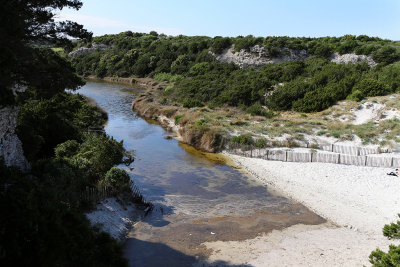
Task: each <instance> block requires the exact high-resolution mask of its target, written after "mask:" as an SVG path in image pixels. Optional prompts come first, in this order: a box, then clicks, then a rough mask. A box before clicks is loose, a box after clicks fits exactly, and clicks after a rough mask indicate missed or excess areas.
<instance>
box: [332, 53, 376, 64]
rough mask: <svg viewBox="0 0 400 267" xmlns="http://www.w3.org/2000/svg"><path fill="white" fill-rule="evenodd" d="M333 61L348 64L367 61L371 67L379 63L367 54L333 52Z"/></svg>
mask: <svg viewBox="0 0 400 267" xmlns="http://www.w3.org/2000/svg"><path fill="white" fill-rule="evenodd" d="M330 60H331V62H335V63H337V64H343V63H344V64H348V63H353V64H356V63H361V62H364V61H365V62H367V64H368V65H369V66H370V67H375V66H376V65H377V63H376V62H375V61H374V60H373V59H372V57H371V56H366V55H356V54H343V55H340V54H339V53H333V54H332V56H331V57H330Z"/></svg>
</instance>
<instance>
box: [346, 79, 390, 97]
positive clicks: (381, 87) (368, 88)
mask: <svg viewBox="0 0 400 267" xmlns="http://www.w3.org/2000/svg"><path fill="white" fill-rule="evenodd" d="M353 90H354V91H357V90H358V91H360V92H361V93H362V94H363V95H364V96H380V95H386V94H388V93H390V88H389V86H387V85H386V84H384V83H382V82H379V81H377V80H375V79H371V78H366V79H363V80H361V81H360V82H359V83H357V84H356V85H355V86H354V88H353Z"/></svg>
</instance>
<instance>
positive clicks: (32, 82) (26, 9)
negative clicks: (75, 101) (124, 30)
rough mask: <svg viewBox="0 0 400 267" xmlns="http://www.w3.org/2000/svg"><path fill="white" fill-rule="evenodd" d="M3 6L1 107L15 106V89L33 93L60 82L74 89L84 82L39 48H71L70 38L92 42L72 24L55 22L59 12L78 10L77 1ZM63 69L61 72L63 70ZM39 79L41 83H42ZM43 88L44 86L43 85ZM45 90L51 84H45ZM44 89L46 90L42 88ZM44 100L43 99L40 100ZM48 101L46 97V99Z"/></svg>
mask: <svg viewBox="0 0 400 267" xmlns="http://www.w3.org/2000/svg"><path fill="white" fill-rule="evenodd" d="M3 2H4V3H2V4H1V5H0V13H1V16H0V36H1V38H0V105H4V104H10V103H12V102H13V99H14V97H12V89H13V88H14V87H16V86H21V87H27V88H28V89H30V90H34V89H35V88H36V89H37V88H39V86H38V84H37V83H38V80H42V78H44V79H43V80H45V81H46V82H49V81H58V80H59V78H60V77H63V79H62V83H64V82H65V83H66V85H65V86H60V87H59V86H57V87H56V89H60V88H62V90H64V89H65V87H70V88H71V89H75V88H76V87H77V86H79V85H82V82H81V81H80V80H79V79H78V78H77V77H76V76H75V75H74V74H73V70H72V68H64V67H66V63H65V62H62V60H61V59H60V58H57V57H55V56H54V53H53V54H52V53H50V52H48V51H44V50H43V48H41V49H38V48H37V47H38V46H50V45H53V46H57V47H64V48H66V49H71V48H72V43H71V41H70V39H69V38H71V37H74V38H80V39H91V37H92V34H91V33H90V32H88V31H86V30H85V29H83V26H82V25H79V24H77V23H75V22H71V21H60V22H56V21H55V20H54V17H55V13H56V11H57V10H62V9H63V8H73V9H79V8H80V7H81V6H82V3H81V2H80V1H78V0H42V1H38V0H8V1H3ZM59 64H61V66H62V68H58V67H57V66H60V65H59ZM39 78H40V79H39ZM40 85H41V86H43V85H44V82H42V83H41V84H40ZM46 85H48V86H46V89H49V88H51V84H46ZM42 89H43V88H42ZM40 97H41V96H40ZM46 97H47V96H46Z"/></svg>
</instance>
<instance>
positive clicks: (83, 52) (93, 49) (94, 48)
mask: <svg viewBox="0 0 400 267" xmlns="http://www.w3.org/2000/svg"><path fill="white" fill-rule="evenodd" d="M107 48H109V47H108V46H107V45H105V44H96V43H92V47H81V48H78V49H77V50H75V51H72V52H71V53H69V54H68V56H70V57H77V56H80V55H87V54H91V53H93V52H96V51H97V50H105V49H107Z"/></svg>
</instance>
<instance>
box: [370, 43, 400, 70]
mask: <svg viewBox="0 0 400 267" xmlns="http://www.w3.org/2000/svg"><path fill="white" fill-rule="evenodd" d="M372 58H373V59H374V60H375V61H376V62H378V63H382V64H384V65H387V64H391V63H393V62H395V61H397V60H399V58H400V53H399V52H398V51H397V50H396V48H394V47H391V46H384V47H382V48H381V49H379V50H377V51H375V52H374V53H373V54H372Z"/></svg>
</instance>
